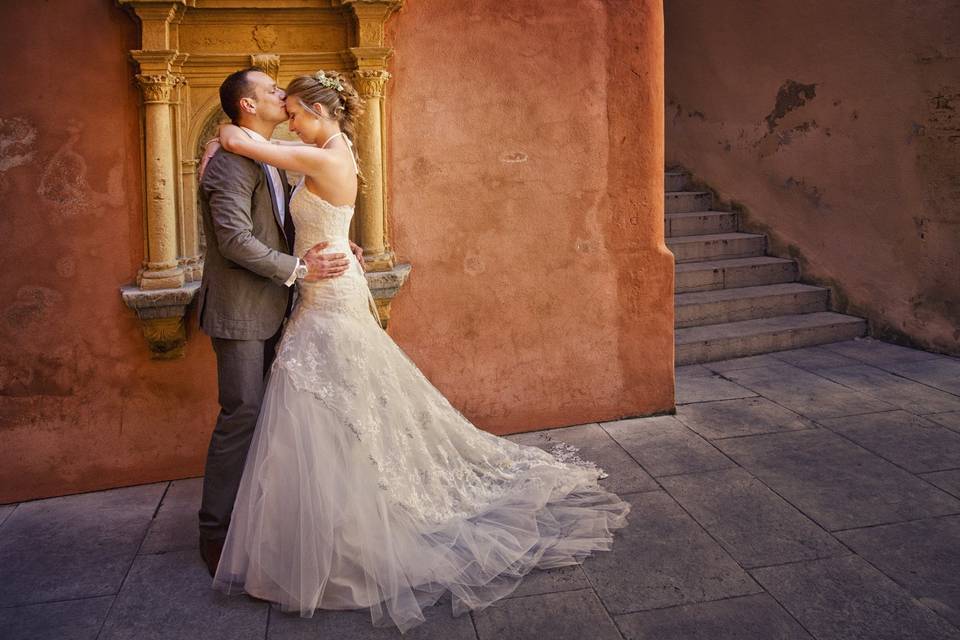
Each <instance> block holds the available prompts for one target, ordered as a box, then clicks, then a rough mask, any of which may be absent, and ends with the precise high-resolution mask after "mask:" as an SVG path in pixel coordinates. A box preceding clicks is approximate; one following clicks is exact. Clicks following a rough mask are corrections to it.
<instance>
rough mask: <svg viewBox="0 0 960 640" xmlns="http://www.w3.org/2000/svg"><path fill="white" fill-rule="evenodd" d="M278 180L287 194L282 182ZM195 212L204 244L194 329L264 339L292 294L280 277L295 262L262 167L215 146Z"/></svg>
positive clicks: (213, 334)
mask: <svg viewBox="0 0 960 640" xmlns="http://www.w3.org/2000/svg"><path fill="white" fill-rule="evenodd" d="M281 177H282V176H281ZM281 182H283V185H282V188H283V189H284V198H286V197H287V184H286V179H285V178H284V179H282V180H281ZM200 213H201V216H202V217H203V229H204V233H205V235H206V244H207V247H206V255H205V256H204V262H203V282H202V283H201V285H200V298H199V302H198V308H199V310H200V313H199V317H200V327H201V328H202V329H203V330H204V332H206V333H207V334H208V335H210V336H211V337H214V338H228V339H232V340H266V339H267V338H269V337H271V336H272V335H273V334H274V333H276V332H277V330H278V329H279V328H280V325H281V324H282V322H283V318H284V315H285V314H286V310H287V304H288V302H289V299H290V295H291V291H290V288H288V287H285V286H284V282H286V280H287V279H288V278H289V277H290V275H291V274H292V273H293V270H294V269H295V268H296V266H297V259H296V258H295V257H294V256H292V255H290V253H291V250H292V247H291V246H289V245H288V243H287V238H286V237H285V236H284V233H283V227H282V225H281V222H280V214H279V212H278V211H277V208H276V204H275V201H274V199H273V197H272V194H271V187H270V181H269V180H268V179H267V175H266V171H265V167H264V166H263V165H262V164H260V163H258V162H255V161H253V160H250V159H249V158H244V157H243V156H239V155H236V154H233V153H228V152H226V151H224V150H223V149H220V150H219V151H217V153H216V154H215V155H214V156H213V157H212V158H211V159H210V162H209V163H208V164H207V168H206V171H205V172H204V174H203V178H202V179H201V180H200ZM287 215H290V212H289V211H287Z"/></svg>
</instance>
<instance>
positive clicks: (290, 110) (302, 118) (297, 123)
mask: <svg viewBox="0 0 960 640" xmlns="http://www.w3.org/2000/svg"><path fill="white" fill-rule="evenodd" d="M315 108H316V109H319V108H320V106H319V105H317V106H316V107H315ZM321 113H322V112H321ZM287 114H288V115H289V116H290V120H289V121H288V123H287V126H288V127H289V128H290V131H291V132H293V133H295V134H297V136H299V138H300V139H301V140H303V141H304V142H306V143H307V144H316V143H317V140H319V139H321V136H322V135H323V133H324V130H325V126H324V125H325V123H324V120H323V119H322V118H318V117H317V115H316V114H315V113H311V112H310V111H308V110H307V109H305V108H304V107H303V104H301V102H300V100H299V98H297V97H296V96H288V97H287Z"/></svg>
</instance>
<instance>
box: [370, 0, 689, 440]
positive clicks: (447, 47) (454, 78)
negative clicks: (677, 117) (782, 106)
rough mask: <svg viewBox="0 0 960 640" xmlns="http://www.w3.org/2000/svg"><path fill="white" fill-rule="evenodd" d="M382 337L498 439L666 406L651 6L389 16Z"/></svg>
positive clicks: (657, 85)
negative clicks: (388, 277)
mask: <svg viewBox="0 0 960 640" xmlns="http://www.w3.org/2000/svg"><path fill="white" fill-rule="evenodd" d="M389 35H390V38H391V40H392V41H393V42H394V43H395V47H396V53H395V55H394V58H393V60H392V64H391V72H392V73H393V74H394V77H393V79H392V80H391V85H390V88H389V89H390V91H391V93H390V105H391V111H390V138H389V140H390V157H391V169H392V172H391V175H390V185H391V192H390V193H391V214H392V215H391V218H390V222H391V228H392V238H393V244H394V247H395V249H396V251H397V253H398V254H399V256H400V258H401V259H403V260H408V261H409V262H411V263H412V264H413V272H412V275H411V277H410V280H409V281H408V283H407V284H406V285H405V287H404V289H403V290H402V291H401V294H400V296H399V298H398V299H397V300H396V301H395V302H394V305H393V319H392V320H391V331H390V332H391V334H392V335H393V336H394V338H395V339H396V340H397V341H398V342H399V343H400V344H401V346H402V347H403V348H404V349H405V350H406V351H407V352H408V353H409V355H410V356H411V357H412V358H413V360H415V361H416V362H417V363H418V364H419V365H420V366H421V367H422V368H423V370H424V372H425V373H426V375H427V376H428V377H429V378H430V379H431V380H432V381H433V382H434V384H436V385H437V386H438V387H439V388H440V389H441V391H443V392H444V393H445V394H447V395H448V397H449V398H450V400H451V401H452V402H453V404H454V405H455V406H457V407H459V408H460V409H461V410H462V411H463V412H464V413H465V414H466V415H467V417H468V418H470V419H471V420H474V421H475V422H476V423H477V424H478V425H479V426H481V427H483V428H485V429H488V430H490V431H493V432H495V433H508V432H515V431H526V430H532V429H539V428H543V427H551V426H561V425H569V424H577V423H584V422H590V421H596V420H606V419H612V418H617V417H620V416H624V415H638V414H648V413H654V412H662V411H667V410H669V409H671V407H672V406H673V303H672V297H671V292H672V287H673V262H672V256H671V255H670V254H669V253H667V252H666V251H665V249H664V247H663V244H662V238H663V227H662V219H663V193H662V189H663V184H662V181H663V175H662V172H663V165H662V162H663V155H662V153H663V147H662V140H663V132H662V127H663V124H662V123H663V107H662V104H663V103H662V91H663V88H662V73H661V69H662V16H661V10H660V3H659V2H631V3H622V2H609V3H604V2H599V1H596V0H592V1H591V0H577V1H571V2H565V3H563V7H562V9H561V8H559V7H558V6H554V5H550V4H544V3H531V2H527V1H526V0H511V1H507V2H504V1H502V0H484V1H477V2H472V3H466V4H464V3H437V2H427V1H425V0H410V1H408V2H407V3H406V4H405V5H404V8H403V10H402V11H400V12H399V14H397V15H396V16H395V17H394V18H392V22H391V23H390V33H389Z"/></svg>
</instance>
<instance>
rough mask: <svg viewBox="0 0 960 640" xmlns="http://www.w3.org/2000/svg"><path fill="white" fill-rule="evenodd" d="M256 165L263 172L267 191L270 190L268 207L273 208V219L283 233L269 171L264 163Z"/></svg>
mask: <svg viewBox="0 0 960 640" xmlns="http://www.w3.org/2000/svg"><path fill="white" fill-rule="evenodd" d="M257 164H259V165H260V170H261V171H263V175H264V176H265V177H266V178H267V189H269V190H270V206H271V207H273V219H274V220H276V221H277V226H278V227H280V230H281V231H283V220H282V219H281V218H280V210H279V209H278V208H277V192H276V191H275V190H274V184H273V179H272V178H271V177H270V170H269V169H268V168H267V165H266V163H264V162H258V163H257Z"/></svg>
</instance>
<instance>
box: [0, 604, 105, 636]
mask: <svg viewBox="0 0 960 640" xmlns="http://www.w3.org/2000/svg"><path fill="white" fill-rule="evenodd" d="M112 603H113V596H101V597H99V598H84V599H82V600H67V601H63V602H45V603H43V604H30V605H23V606H19V607H9V608H6V609H0V638H3V639H4V640H43V639H47V638H49V639H50V640H54V639H56V640H96V637H97V634H98V633H100V628H101V627H102V626H103V621H104V620H105V619H106V617H107V612H108V611H109V610H110V605H111V604H112Z"/></svg>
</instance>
